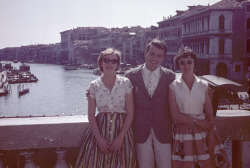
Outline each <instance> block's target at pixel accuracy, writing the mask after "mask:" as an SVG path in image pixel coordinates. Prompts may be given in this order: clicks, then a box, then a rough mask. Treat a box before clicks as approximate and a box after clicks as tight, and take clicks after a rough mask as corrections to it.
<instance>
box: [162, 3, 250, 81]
mask: <svg viewBox="0 0 250 168" xmlns="http://www.w3.org/2000/svg"><path fill="white" fill-rule="evenodd" d="M249 6H250V2H249V1H237V0H222V1H220V2H218V3H215V4H213V5H211V6H210V5H208V6H201V5H198V6H189V9H188V10H186V11H177V14H176V15H175V16H173V17H169V18H168V19H166V18H165V19H164V20H163V21H161V22H158V24H159V36H160V38H161V39H163V40H164V41H165V42H166V43H167V44H168V47H169V52H168V53H167V54H169V56H168V57H167V58H168V61H167V63H168V66H169V67H170V68H172V69H173V70H175V67H174V66H173V64H172V61H173V60H172V59H173V56H174V55H175V54H174V53H176V52H177V50H178V48H179V47H180V46H181V45H186V46H189V47H190V48H192V49H193V50H194V51H195V52H196V53H197V56H198V67H197V71H196V72H197V75H205V74H211V75H217V76H222V77H225V78H229V79H231V80H234V81H238V82H244V81H246V80H247V79H246V78H245V75H246V74H247V71H249V54H248V53H250V51H249V50H250V49H248V48H249V46H250V42H249V41H250V40H249V33H248V32H249V30H248V29H249V28H248V27H247V26H249V25H250V24H249V22H250V21H249V20H250V19H249V18H250V17H249V15H250V12H249V11H250V7H249ZM249 27H250V26H249ZM247 52H248V53H247ZM171 64H172V65H171Z"/></svg>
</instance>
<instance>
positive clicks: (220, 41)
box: [219, 38, 225, 54]
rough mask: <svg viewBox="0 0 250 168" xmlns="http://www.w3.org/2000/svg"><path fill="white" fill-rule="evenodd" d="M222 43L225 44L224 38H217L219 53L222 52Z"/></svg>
mask: <svg viewBox="0 0 250 168" xmlns="http://www.w3.org/2000/svg"><path fill="white" fill-rule="evenodd" d="M224 45H225V40H224V39H223V38H221V39H220V40H219V54H224Z"/></svg>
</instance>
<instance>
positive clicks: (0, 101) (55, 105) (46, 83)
mask: <svg viewBox="0 0 250 168" xmlns="http://www.w3.org/2000/svg"><path fill="white" fill-rule="evenodd" d="M19 65H20V63H17V64H13V63H12V66H13V67H16V68H18V67H19ZM28 65H30V70H31V73H33V74H34V75H35V76H37V78H38V79H39V81H38V82H36V83H25V84H24V88H29V89H30V92H29V93H27V94H25V95H22V96H18V94H17V86H18V84H10V85H11V90H12V92H11V93H10V94H8V95H7V96H1V97H0V117H17V116H20V117H21V116H22V117H25V116H56V115H82V114H87V99H86V97H85V93H86V89H87V87H88V85H89V83H90V82H91V81H92V80H94V79H95V78H97V77H98V76H96V75H93V73H92V70H89V69H79V70H72V71H65V70H64V69H63V66H61V65H53V64H33V63H32V64H28Z"/></svg>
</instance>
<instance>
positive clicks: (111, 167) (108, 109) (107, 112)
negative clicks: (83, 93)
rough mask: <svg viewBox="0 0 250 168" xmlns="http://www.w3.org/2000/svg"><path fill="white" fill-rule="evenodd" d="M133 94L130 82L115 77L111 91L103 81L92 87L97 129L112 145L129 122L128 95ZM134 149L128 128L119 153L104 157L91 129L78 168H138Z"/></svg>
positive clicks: (84, 141)
mask: <svg viewBox="0 0 250 168" xmlns="http://www.w3.org/2000/svg"><path fill="white" fill-rule="evenodd" d="M131 90H132V84H131V82H130V81H129V79H127V78H125V77H122V76H118V75H117V76H116V81H115V84H114V87H113V89H112V91H110V90H109V89H108V88H106V87H105V85H104V84H103V82H102V79H101V77H100V78H98V79H96V80H94V81H92V82H91V83H90V86H89V92H90V97H92V98H94V99H95V100H96V107H97V110H98V112H99V113H98V114H97V115H96V121H97V125H98V128H99V131H100V134H101V136H102V137H104V138H105V139H106V140H108V142H109V143H112V142H113V140H114V139H115V137H116V136H118V135H119V133H120V131H121V129H122V126H123V123H124V120H125V118H126V108H125V95H126V94H128V93H130V92H131ZM135 158H136V157H135V148H134V137H133V132H132V129H131V128H129V130H128V131H127V134H126V135H125V137H124V140H123V142H122V145H121V148H120V150H119V152H117V153H108V154H104V153H102V152H101V151H100V149H99V147H98V144H97V141H96V139H95V136H94V133H93V132H92V130H91V128H89V129H88V131H87V132H86V135H85V136H84V139H83V143H82V146H81V148H80V151H79V154H78V157H77V160H76V168H135V167H136V161H135Z"/></svg>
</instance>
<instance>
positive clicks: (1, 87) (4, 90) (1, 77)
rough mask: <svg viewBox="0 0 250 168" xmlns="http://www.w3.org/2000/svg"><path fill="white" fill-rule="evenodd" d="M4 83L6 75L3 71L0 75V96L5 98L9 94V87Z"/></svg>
mask: <svg viewBox="0 0 250 168" xmlns="http://www.w3.org/2000/svg"><path fill="white" fill-rule="evenodd" d="M6 82H7V75H6V74H5V72H4V71H3V72H1V73H0V96H5V95H7V94H8V93H9V92H10V86H9V85H8V84H7V83H6Z"/></svg>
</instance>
